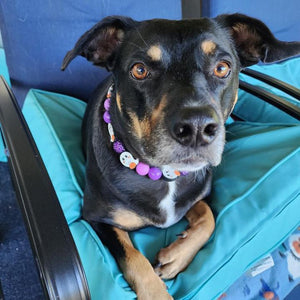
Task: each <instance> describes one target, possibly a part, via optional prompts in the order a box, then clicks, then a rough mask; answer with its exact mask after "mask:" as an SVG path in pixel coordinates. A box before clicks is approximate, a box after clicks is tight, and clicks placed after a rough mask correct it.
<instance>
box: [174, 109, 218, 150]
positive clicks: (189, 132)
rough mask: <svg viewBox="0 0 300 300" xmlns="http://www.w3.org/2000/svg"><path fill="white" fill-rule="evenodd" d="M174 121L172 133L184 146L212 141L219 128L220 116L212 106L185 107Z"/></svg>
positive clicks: (205, 143)
mask: <svg viewBox="0 0 300 300" xmlns="http://www.w3.org/2000/svg"><path fill="white" fill-rule="evenodd" d="M175 119H176V120H174V122H173V128H172V135H173V137H174V138H175V140H177V141H178V142H179V143H180V144H182V145H184V146H190V147H196V146H204V145H208V144H210V143H212V142H213V141H214V139H215V138H216V136H217V133H218V129H219V118H218V116H217V113H216V112H215V110H214V109H213V108H211V107H201V108H197V109H195V108H186V109H183V110H182V111H181V112H180V113H179V114H178V115H177V117H176V118H175Z"/></svg>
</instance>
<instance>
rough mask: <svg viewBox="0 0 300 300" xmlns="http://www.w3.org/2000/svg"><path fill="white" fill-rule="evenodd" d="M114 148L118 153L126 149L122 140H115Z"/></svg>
mask: <svg viewBox="0 0 300 300" xmlns="http://www.w3.org/2000/svg"><path fill="white" fill-rule="evenodd" d="M113 148H114V150H115V151H116V152H117V153H122V152H124V151H125V148H124V146H123V144H122V143H121V142H120V141H115V142H114V143H113Z"/></svg>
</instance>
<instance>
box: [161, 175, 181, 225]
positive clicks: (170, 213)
mask: <svg viewBox="0 0 300 300" xmlns="http://www.w3.org/2000/svg"><path fill="white" fill-rule="evenodd" d="M168 185H169V191H168V194H167V195H166V196H165V197H164V198H163V199H162V201H161V202H160V204H159V208H160V210H161V211H162V213H164V214H166V222H165V223H164V224H161V225H160V227H162V228H165V227H169V226H171V225H173V224H174V223H176V222H177V221H178V216H177V215H176V212H175V202H174V199H175V196H176V182H175V181H172V182H168Z"/></svg>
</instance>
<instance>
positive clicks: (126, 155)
mask: <svg viewBox="0 0 300 300" xmlns="http://www.w3.org/2000/svg"><path fill="white" fill-rule="evenodd" d="M112 91H113V86H110V88H109V89H108V92H107V95H106V100H105V101H104V109H105V112H104V114H103V120H104V121H105V123H107V128H108V133H109V136H110V141H111V143H112V144H113V149H114V151H115V152H116V153H118V154H119V155H120V162H121V163H122V165H123V166H125V167H127V168H129V169H132V170H135V171H136V173H137V174H139V175H141V176H146V175H147V176H148V177H149V178H150V179H151V180H159V179H164V180H167V181H173V180H175V179H176V178H178V177H179V176H185V175H187V172H180V171H178V170H175V169H173V168H172V167H170V166H167V165H165V166H162V168H158V167H153V166H149V165H148V164H145V163H143V162H140V161H139V159H137V158H134V157H133V155H132V154H131V153H130V152H128V151H126V149H125V147H124V145H123V144H122V142H121V141H120V140H117V139H116V137H115V134H114V129H113V126H112V124H111V119H110V113H109V108H110V103H111V93H112Z"/></svg>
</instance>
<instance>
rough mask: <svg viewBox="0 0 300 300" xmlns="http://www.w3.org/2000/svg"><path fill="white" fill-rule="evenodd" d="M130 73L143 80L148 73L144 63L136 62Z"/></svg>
mask: <svg viewBox="0 0 300 300" xmlns="http://www.w3.org/2000/svg"><path fill="white" fill-rule="evenodd" d="M130 73H131V75H132V77H133V78H135V79H138V80H143V79H145V78H146V77H147V76H148V75H149V71H148V69H147V68H146V66H145V65H143V64H141V63H138V64H135V65H134V66H133V67H132V69H131V72H130Z"/></svg>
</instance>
